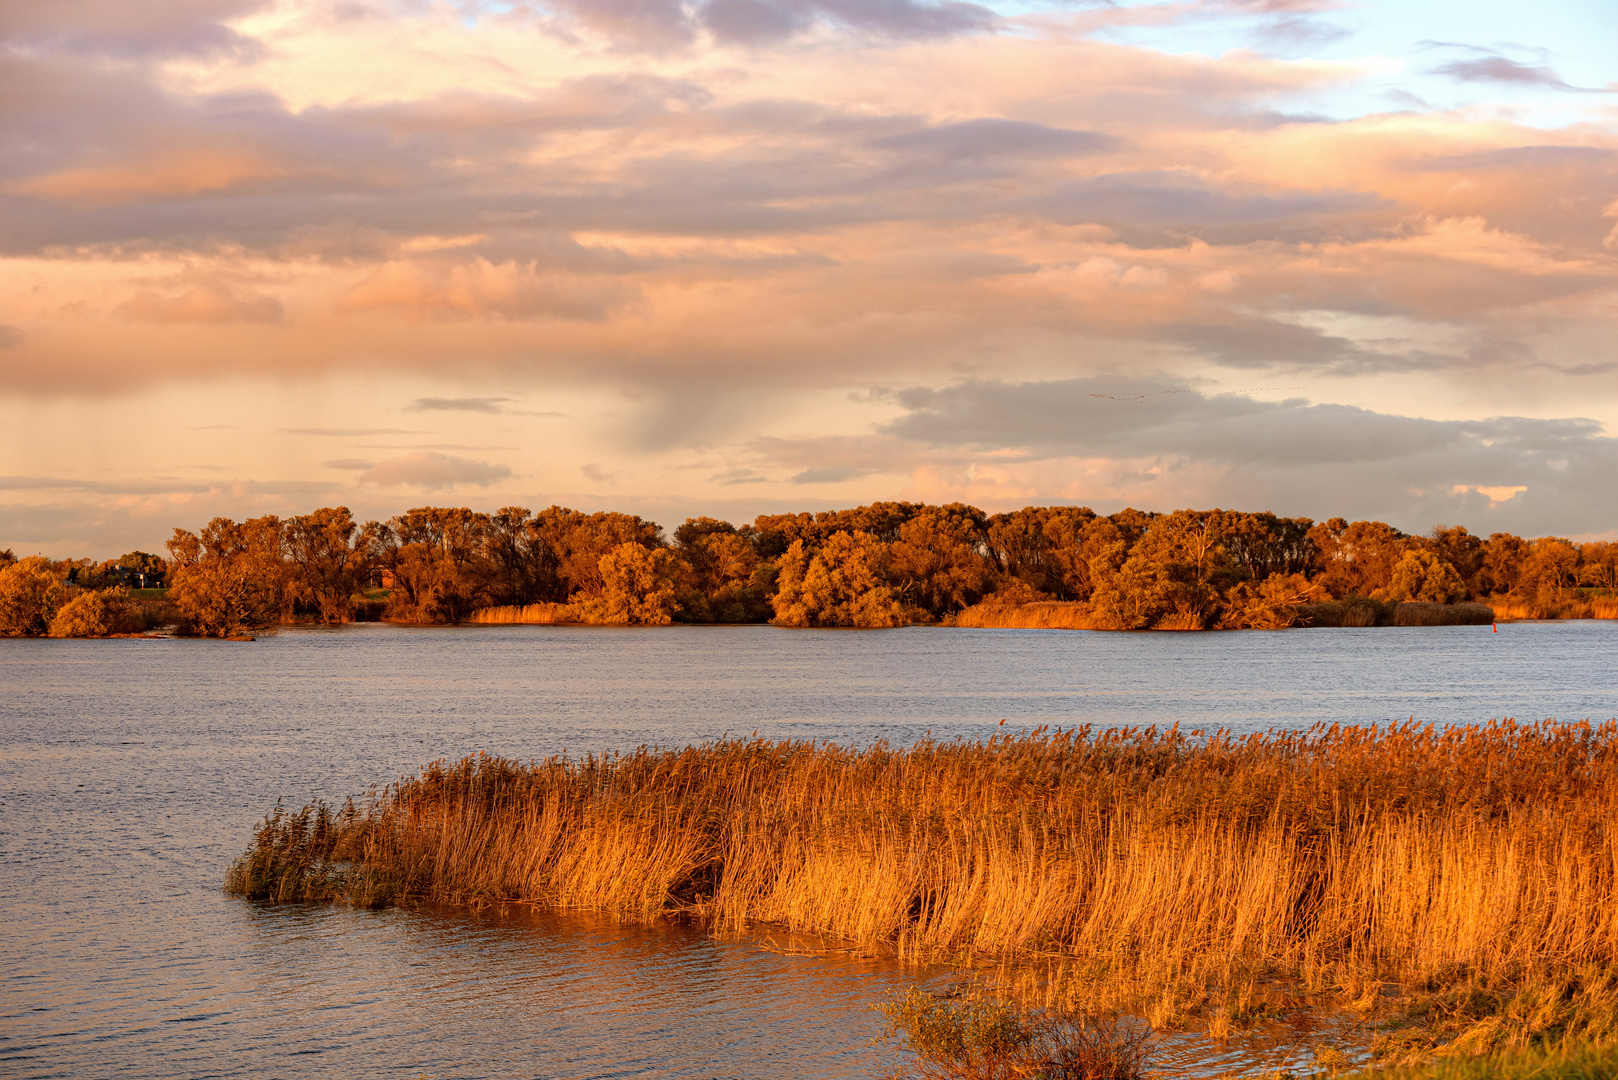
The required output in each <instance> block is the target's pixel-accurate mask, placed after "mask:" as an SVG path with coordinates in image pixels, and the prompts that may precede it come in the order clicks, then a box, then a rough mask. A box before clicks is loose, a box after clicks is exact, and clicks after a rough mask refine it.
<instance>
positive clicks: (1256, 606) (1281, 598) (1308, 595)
mask: <svg viewBox="0 0 1618 1080" xmlns="http://www.w3.org/2000/svg"><path fill="white" fill-rule="evenodd" d="M1325 595H1326V593H1325V590H1324V589H1322V588H1321V587H1320V586H1319V585H1316V584H1315V583H1314V582H1312V581H1310V580H1309V579H1308V578H1306V577H1304V575H1303V574H1301V573H1293V574H1281V573H1275V574H1271V575H1270V576H1269V577H1267V578H1265V579H1264V580H1263V581H1260V582H1257V583H1254V582H1249V581H1243V582H1239V583H1238V584H1237V585H1236V586H1235V587H1234V588H1232V589H1231V590H1230V593H1229V594H1228V595H1227V596H1226V597H1225V610H1224V612H1223V613H1222V614H1221V615H1220V617H1219V623H1218V627H1219V629H1221V630H1285V629H1287V628H1288V627H1291V626H1296V625H1297V624H1298V617H1299V613H1300V610H1301V609H1302V607H1303V606H1304V605H1305V604H1309V603H1313V602H1315V601H1317V600H1323V599H1325Z"/></svg>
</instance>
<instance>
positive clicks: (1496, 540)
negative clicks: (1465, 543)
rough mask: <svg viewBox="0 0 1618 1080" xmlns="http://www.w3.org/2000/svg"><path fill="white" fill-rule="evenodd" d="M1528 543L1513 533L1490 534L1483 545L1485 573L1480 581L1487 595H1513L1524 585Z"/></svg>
mask: <svg viewBox="0 0 1618 1080" xmlns="http://www.w3.org/2000/svg"><path fill="white" fill-rule="evenodd" d="M1529 550H1530V549H1529V546H1528V541H1526V540H1524V539H1523V538H1522V537H1520V536H1513V535H1512V534H1511V533H1490V534H1489V539H1488V542H1487V543H1485V544H1484V545H1483V572H1482V574H1481V575H1480V580H1481V582H1482V584H1483V589H1482V590H1480V591H1483V592H1486V593H1490V594H1492V593H1512V592H1516V591H1517V587H1518V585H1520V584H1521V583H1522V575H1523V565H1524V564H1525V563H1526V562H1527V561H1528V554H1529Z"/></svg>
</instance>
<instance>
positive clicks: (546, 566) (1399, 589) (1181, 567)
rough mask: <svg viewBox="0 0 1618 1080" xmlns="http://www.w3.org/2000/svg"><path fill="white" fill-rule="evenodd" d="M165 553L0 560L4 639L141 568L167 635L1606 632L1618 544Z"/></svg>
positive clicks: (344, 519)
mask: <svg viewBox="0 0 1618 1080" xmlns="http://www.w3.org/2000/svg"><path fill="white" fill-rule="evenodd" d="M168 552H169V557H168V558H167V559H166V560H164V559H161V558H158V557H157V556H154V555H149V554H146V553H142V552H132V553H131V554H130V555H126V556H124V557H123V558H122V559H120V560H118V561H117V562H116V563H104V564H99V565H95V564H91V563H90V562H89V561H88V560H67V561H63V562H52V561H50V560H47V559H39V558H36V559H25V560H22V561H20V562H19V561H17V560H15V559H12V558H11V557H10V553H9V552H0V636H4V635H13V636H15V635H19V634H43V633H47V632H50V627H51V625H52V623H53V620H54V618H55V614H56V611H57V609H58V608H60V607H61V605H62V604H63V603H65V602H66V601H67V600H68V599H71V597H72V595H76V593H77V592H78V591H98V592H105V591H106V590H107V589H109V588H121V587H124V586H127V585H130V584H133V583H134V582H133V581H132V580H131V577H130V576H131V575H132V574H135V573H137V570H136V567H137V566H138V567H139V571H138V573H139V576H140V578H141V581H140V584H147V583H148V581H147V579H148V578H153V579H158V578H160V579H163V580H164V581H165V582H166V584H167V585H168V587H169V588H168V592H167V599H168V600H169V601H170V602H171V605H172V606H171V607H169V608H167V609H166V610H165V613H166V614H167V615H168V616H169V617H170V620H171V622H172V624H173V625H174V627H175V629H176V631H177V632H179V633H182V634H201V635H209V636H217V637H234V636H240V635H244V634H250V633H253V632H255V631H259V630H262V629H265V628H267V627H271V626H274V625H277V624H281V623H287V622H299V621H318V622H325V623H341V622H347V621H350V620H354V619H371V618H382V619H386V620H389V621H392V622H401V623H415V624H436V623H457V622H468V621H470V622H483V623H540V624H551V623H585V624H593V625H607V626H661V625H667V624H669V623H671V622H695V623H714V622H719V623H747V622H765V621H768V622H772V623H774V624H775V625H777V626H795V627H801V626H856V627H891V626H904V625H907V624H929V623H930V624H939V623H944V624H951V625H955V626H974V627H1065V628H1074V629H1091V630H1140V629H1160V630H1208V629H1229V630H1240V629H1260V630H1278V629H1285V628H1288V627H1293V626H1412V625H1442V624H1452V623H1477V622H1489V621H1491V620H1492V619H1494V618H1496V617H1499V618H1504V619H1513V618H1614V617H1618V544H1612V543H1588V544H1575V543H1572V542H1571V541H1568V540H1564V539H1561V538H1558V537H1554V536H1546V537H1540V538H1539V539H1537V540H1525V539H1523V538H1521V537H1517V536H1512V535H1510V534H1508V533H1495V534H1493V535H1491V536H1489V537H1488V538H1486V539H1485V538H1483V537H1478V536H1473V535H1472V534H1471V533H1469V532H1467V530H1466V529H1465V528H1462V527H1460V526H1454V527H1438V528H1435V529H1434V530H1433V532H1432V533H1431V534H1430V535H1428V536H1409V535H1406V534H1405V533H1402V532H1400V531H1399V530H1397V529H1395V528H1393V527H1392V526H1390V525H1386V524H1384V523H1382V522H1377V521H1356V522H1348V521H1345V520H1343V519H1342V518H1332V519H1331V520H1329V521H1325V522H1320V523H1316V522H1314V521H1312V520H1310V519H1309V518H1283V517H1278V516H1276V515H1275V514H1271V513H1244V512H1239V511H1233V510H1177V511H1175V512H1173V513H1170V514H1157V513H1146V512H1143V511H1139V510H1122V511H1119V512H1118V513H1116V514H1109V515H1101V514H1096V513H1095V512H1093V511H1091V510H1089V509H1086V508H1084V507H1074V506H1045V507H1037V506H1030V507H1026V508H1024V509H1022V510H1017V511H1014V512H1010V513H1004V514H986V513H984V512H983V511H981V510H979V509H977V508H976V507H972V506H965V505H962V504H960V503H951V504H950V505H947V506H929V505H925V504H922V503H900V502H892V503H873V504H871V505H869V506H861V507H856V508H855V509H852V510H837V511H827V512H823V513H817V514H767V515H763V516H760V517H758V518H757V519H755V520H754V522H753V523H752V524H751V525H742V526H736V525H732V524H731V523H730V522H726V521H716V520H714V519H712V518H691V519H689V520H687V521H686V522H685V523H684V524H682V525H681V526H679V527H678V528H677V529H675V530H674V533H673V535H672V537H667V536H665V535H664V533H663V530H662V529H661V528H660V527H659V526H658V525H657V524H656V523H655V522H651V521H647V520H645V519H643V518H639V517H635V516H633V515H629V514H616V513H596V514H585V513H581V512H579V511H577V510H569V509H567V508H565V507H560V506H553V507H550V508H549V509H546V510H542V511H540V512H539V513H537V514H534V513H530V511H529V510H527V509H526V508H524V507H505V508H503V509H501V510H499V511H496V512H495V513H492V514H487V513H478V512H475V511H473V510H470V509H468V508H465V507H460V508H455V507H432V506H427V507H420V508H417V509H415V510H411V511H409V512H408V513H405V514H401V515H399V516H398V517H395V518H393V519H391V520H389V521H387V522H376V521H371V522H366V523H364V524H361V523H359V522H356V521H354V520H353V518H352V517H351V516H350V514H349V512H348V510H347V509H346V508H345V507H324V508H322V509H319V510H316V511H314V512H312V513H310V514H306V515H302V516H299V517H292V518H286V519H281V518H277V517H262V518H252V519H250V520H248V521H244V522H236V521H232V520H230V519H228V518H216V519H214V520H213V521H211V522H210V523H209V524H208V525H207V526H206V527H205V528H204V529H202V530H201V531H200V532H197V533H193V532H190V531H188V530H185V529H176V530H175V533H174V538H173V539H172V540H170V541H169V543H168ZM41 575H44V576H46V577H51V578H54V579H55V584H49V583H47V584H45V585H43V586H42V585H40V584H39V582H37V581H35V580H34V579H36V578H39V577H40V576H41ZM117 602H121V601H119V600H118V598H109V599H108V600H107V601H106V603H108V604H110V605H112V606H116V603H117ZM147 614H148V615H150V614H152V612H150V611H148V612H147ZM74 625H75V626H79V627H91V628H93V627H95V626H101V625H111V623H94V622H84V621H82V620H81V621H80V622H78V623H75V624H74Z"/></svg>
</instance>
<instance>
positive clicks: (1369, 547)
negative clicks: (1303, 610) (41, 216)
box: [1308, 518, 1410, 597]
mask: <svg viewBox="0 0 1618 1080" xmlns="http://www.w3.org/2000/svg"><path fill="white" fill-rule="evenodd" d="M1308 536H1309V539H1310V540H1311V541H1312V542H1313V543H1314V546H1315V560H1316V562H1315V565H1316V567H1317V568H1318V569H1319V574H1318V576H1317V577H1316V578H1315V579H1314V580H1315V583H1316V584H1318V585H1319V586H1320V587H1321V588H1323V589H1325V590H1326V591H1327V592H1328V593H1330V594H1331V595H1332V596H1335V597H1343V596H1370V595H1371V594H1372V593H1374V592H1376V591H1377V590H1378V589H1386V588H1387V587H1388V585H1389V584H1390V583H1391V582H1392V581H1393V568H1394V567H1395V566H1397V565H1398V564H1399V560H1400V559H1402V558H1404V554H1405V552H1406V550H1408V549H1409V547H1410V537H1408V536H1406V535H1405V534H1404V533H1402V532H1400V531H1399V530H1398V529H1395V528H1394V527H1393V526H1391V525H1387V524H1384V523H1383V522H1380V521H1356V522H1354V523H1353V524H1349V523H1348V522H1347V521H1344V520H1343V519H1342V518H1332V519H1331V520H1329V521H1326V522H1323V523H1321V524H1319V525H1316V526H1315V527H1314V528H1312V529H1310V530H1309V533H1308Z"/></svg>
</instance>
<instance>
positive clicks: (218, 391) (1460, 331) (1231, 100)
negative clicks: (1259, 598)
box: [0, 0, 1618, 557]
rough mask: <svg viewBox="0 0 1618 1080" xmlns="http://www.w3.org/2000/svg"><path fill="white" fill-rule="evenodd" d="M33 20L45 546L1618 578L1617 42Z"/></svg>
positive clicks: (8, 95)
mask: <svg viewBox="0 0 1618 1080" xmlns="http://www.w3.org/2000/svg"><path fill="white" fill-rule="evenodd" d="M1525 10H1526V9H1525V8H1524V7H1523V6H1522V5H1518V4H1505V3H1495V4H1478V3H1476V2H1475V0H1117V2H1113V3H1106V2H1088V0H1051V2H1038V0H980V2H967V0H523V2H494V0H461V2H447V0H446V2H440V0H150V2H147V3H142V4H130V3H128V2H126V0H7V3H5V4H4V5H0V547H7V546H9V547H13V548H15V549H17V551H18V553H19V554H22V553H32V552H35V551H41V552H45V553H48V554H52V555H56V556H68V555H94V556H103V557H104V556H108V555H115V554H118V553H120V552H122V551H125V550H128V549H130V548H131V547H137V546H138V547H144V548H145V549H147V550H160V548H161V544H162V541H163V540H164V539H165V538H166V537H167V536H168V535H169V532H170V530H171V529H172V528H173V527H174V526H176V525H183V526H187V527H196V526H197V525H199V524H201V523H203V522H205V521H207V520H208V519H209V518H210V517H212V516H214V515H217V514H226V515H230V516H234V517H243V516H253V515H258V514H263V513H277V514H283V515H284V514H290V513H299V512H303V511H306V510H308V509H311V508H313V507H315V506H318V505H330V504H338V503H342V504H346V505H348V506H350V507H351V508H353V509H354V511H355V513H356V514H357V515H358V516H361V517H386V516H388V515H391V514H393V513H397V512H399V511H401V510H403V509H405V508H407V507H410V506H416V505H421V504H423V503H453V504H456V505H471V506H474V507H478V508H483V509H493V508H495V507H499V506H503V505H510V504H517V505H526V506H530V507H533V508H536V509H537V508H539V507H542V506H545V505H548V504H550V503H552V502H560V503H563V504H567V505H572V506H576V507H579V508H581V509H587V510H593V509H603V508H616V509H625V510H630V511H634V512H639V513H643V514H647V515H649V516H651V517H653V518H655V519H657V520H659V521H661V522H662V523H663V524H664V525H665V526H668V527H672V526H673V525H674V524H677V523H678V522H679V521H680V520H681V519H683V518H684V517H686V516H689V515H692V514H697V513H709V514H715V515H719V516H725V517H730V518H732V519H733V520H745V519H750V518H751V517H752V516H753V515H754V514H756V513H759V512H762V511H774V510H782V509H815V508H826V507H832V506H848V505H854V504H856V503H860V502H865V501H869V500H872V499H885V498H905V499H923V500H928V501H947V500H954V499H961V500H966V501H970V502H973V503H975V504H977V505H979V506H982V507H984V508H985V509H990V510H1000V509H1008V508H1013V507H1017V506H1021V505H1025V504H1028V503H1046V502H1079V503H1084V504H1088V505H1090V506H1093V507H1095V508H1096V509H1098V510H1103V511H1108V510H1115V509H1118V508H1120V507H1122V506H1124V505H1126V504H1130V505H1135V506H1138V507H1142V508H1146V509H1157V510H1172V509H1176V508H1180V507H1184V506H1195V507H1212V506H1216V505H1217V506H1224V507H1235V508H1241V509H1252V510H1259V509H1272V510H1275V511H1277V512H1279V513H1285V514H1307V515H1310V516H1314V517H1317V518H1318V517H1326V516H1330V515H1337V514H1341V515H1344V516H1348V517H1350V518H1354V517H1376V518H1381V519H1383V520H1387V521H1390V522H1392V523H1393V524H1395V525H1398V526H1400V527H1402V528H1404V529H1407V530H1410V531H1414V532H1425V531H1426V530H1428V529H1430V528H1432V527H1433V526H1434V525H1435V524H1438V523H1461V524H1465V525H1467V526H1469V527H1470V528H1472V529H1473V531H1475V532H1483V533H1487V532H1490V531H1494V530H1499V529H1507V530H1510V531H1514V532H1520V533H1526V534H1529V535H1541V534H1545V533H1556V534H1561V535H1571V536H1575V537H1584V538H1588V537H1595V536H1613V535H1618V533H1615V530H1618V498H1615V496H1618V438H1615V436H1618V63H1615V61H1614V60H1613V59H1612V57H1613V50H1612V43H1613V42H1614V41H1618V5H1614V4H1613V3H1611V0H1541V2H1540V3H1537V4H1535V5H1533V6H1532V18H1524V17H1522V12H1523V11H1525Z"/></svg>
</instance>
